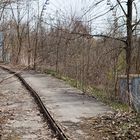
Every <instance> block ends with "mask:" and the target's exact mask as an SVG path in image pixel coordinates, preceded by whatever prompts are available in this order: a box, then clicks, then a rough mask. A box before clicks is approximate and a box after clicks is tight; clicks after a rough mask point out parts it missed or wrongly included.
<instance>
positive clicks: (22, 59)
mask: <svg viewBox="0 0 140 140" xmlns="http://www.w3.org/2000/svg"><path fill="white" fill-rule="evenodd" d="M104 2H105V1H104V0H103V1H102V0H101V1H98V2H97V3H96V2H93V4H92V6H91V7H92V8H93V10H95V9H97V10H98V9H99V7H102V5H104ZM130 2H131V1H130V0H128V1H127V3H128V7H129V9H128V11H125V8H124V7H125V6H124V4H123V3H121V2H119V1H118V0H117V1H116V2H115V5H112V4H111V1H107V5H109V7H108V8H110V10H109V11H108V10H107V8H106V9H105V12H104V13H102V14H99V16H97V17H99V18H100V17H102V15H106V14H107V13H113V16H111V19H113V20H112V21H111V22H110V21H108V23H107V25H108V27H107V28H106V26H104V28H106V29H104V33H103V34H102V33H100V34H97V33H95V32H96V30H95V31H94V30H93V29H94V28H95V27H94V24H93V23H92V22H94V18H93V20H90V19H87V21H88V22H85V21H84V18H86V14H88V10H87V9H86V10H87V13H86V14H85V15H84V14H83V15H84V16H85V17H84V16H83V17H82V16H81V17H78V14H77V15H76V12H75V14H73V13H71V14H70V15H67V14H66V15H65V14H62V13H61V12H62V11H58V10H57V11H56V12H55V13H54V15H53V16H51V15H50V16H49V15H45V14H44V13H45V12H46V11H47V10H45V9H47V8H48V7H49V4H48V0H46V1H45V3H44V6H43V7H42V8H40V4H39V1H37V0H32V1H28V0H26V1H21V0H15V1H13V3H9V2H8V1H7V3H6V5H3V4H4V3H0V4H1V5H2V7H1V9H0V10H1V12H2V14H1V19H3V20H1V22H0V25H1V31H2V32H3V34H4V49H3V60H4V61H8V62H10V63H12V64H14V65H25V66H28V68H33V69H35V70H40V71H45V70H46V69H48V70H49V71H48V70H47V73H51V74H52V75H53V76H55V77H57V78H61V79H63V80H65V81H67V82H68V83H70V84H71V85H72V86H74V87H77V88H80V89H82V91H83V92H88V91H90V93H92V94H94V96H96V97H97V98H99V99H100V100H102V101H104V102H106V103H108V104H112V106H118V105H117V104H119V103H118V102H119V101H116V100H118V97H117V96H118V76H119V75H121V74H126V73H127V83H128V81H129V77H128V76H129V75H128V74H129V73H134V74H135V73H137V74H139V73H140V61H139V59H140V49H139V48H140V37H139V35H138V34H139V18H138V17H139V13H138V11H137V10H136V11H137V12H136V14H137V18H134V17H133V18H134V19H135V20H134V24H133V30H132V15H131V14H130V15H128V14H127V12H132V8H133V7H132V3H130ZM133 3H134V2H133ZM33 5H34V6H35V7H36V9H35V11H34V9H33ZM5 6H6V8H5ZM89 7H90V5H89ZM30 9H32V10H30ZM40 9H41V10H40ZM135 9H137V5H135ZM117 10H121V11H122V12H117ZM36 11H37V12H36ZM107 11H108V12H107ZM90 12H91V11H90V10H89V13H90ZM25 13H26V14H25ZM97 13H98V12H97ZM99 13H100V12H99ZM90 14H91V13H90ZM44 15H45V16H44ZM92 16H93V17H96V14H95V15H94V13H92ZM95 19H96V18H95ZM124 19H125V20H124ZM129 31H130V32H129ZM134 31H135V32H134ZM130 33H131V34H130ZM126 35H127V36H126ZM128 84H129V83H128ZM127 89H128V88H127ZM127 92H129V91H126V93H127ZM112 101H113V102H115V103H112ZM116 102H117V103H116ZM114 104H115V105H114ZM120 106H121V105H120ZM123 106H125V105H123Z"/></svg>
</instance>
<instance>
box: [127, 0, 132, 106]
mask: <svg viewBox="0 0 140 140" xmlns="http://www.w3.org/2000/svg"><path fill="white" fill-rule="evenodd" d="M132 1H133V0H128V1H127V46H126V75H127V92H128V93H127V94H128V96H129V99H130V88H129V79H130V77H129V74H130V68H131V51H132ZM129 104H130V100H129Z"/></svg>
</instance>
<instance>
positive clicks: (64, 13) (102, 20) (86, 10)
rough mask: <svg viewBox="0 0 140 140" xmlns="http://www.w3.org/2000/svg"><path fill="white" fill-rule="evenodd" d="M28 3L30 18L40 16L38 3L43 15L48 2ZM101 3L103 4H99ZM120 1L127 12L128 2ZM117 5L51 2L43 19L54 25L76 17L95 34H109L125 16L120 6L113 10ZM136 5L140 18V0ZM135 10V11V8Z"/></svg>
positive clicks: (83, 0)
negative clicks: (55, 22) (115, 24)
mask: <svg viewBox="0 0 140 140" xmlns="http://www.w3.org/2000/svg"><path fill="white" fill-rule="evenodd" d="M26 1H27V2H29V3H30V17H32V16H33V15H34V13H36V15H37V14H38V7H37V4H38V2H39V5H40V6H39V7H40V8H39V11H40V12H39V13H41V10H42V7H43V6H44V4H45V2H46V0H36V1H34V4H33V3H32V2H31V1H28V0H26ZM100 1H101V3H99V2H100ZM120 1H123V7H124V9H125V10H126V0H120ZM108 3H109V4H108ZM116 3H117V0H49V2H48V4H47V5H45V8H44V10H43V14H42V17H43V19H44V20H45V21H46V22H47V23H49V24H52V22H54V21H56V20H57V19H58V18H59V19H60V20H61V21H62V22H64V21H66V22H67V23H68V22H69V20H70V17H71V16H74V17H75V18H76V19H77V20H80V21H83V23H84V24H88V25H89V24H90V25H91V26H92V33H93V34H101V33H104V32H109V30H110V29H111V27H112V26H113V23H114V19H115V18H116V17H119V16H123V15H124V14H123V12H122V10H121V8H120V7H119V6H116V7H115V8H114V9H113V10H111V8H112V6H115V5H116ZM135 3H136V5H137V7H138V10H137V12H138V15H139V17H140V13H139V12H140V10H139V9H140V0H135ZM95 5H96V6H95ZM21 6H22V5H21ZM133 9H135V8H134V6H133ZM23 13H24V10H23ZM26 13H27V10H26ZM135 13H136V10H133V16H134V17H136V16H135V15H136V14H135ZM25 17H26V16H25ZM25 19H26V18H25ZM124 22H125V18H119V21H118V23H119V24H120V25H121V24H122V23H124Z"/></svg>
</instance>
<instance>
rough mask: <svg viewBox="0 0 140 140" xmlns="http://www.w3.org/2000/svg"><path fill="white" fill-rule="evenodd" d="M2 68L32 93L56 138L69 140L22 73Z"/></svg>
mask: <svg viewBox="0 0 140 140" xmlns="http://www.w3.org/2000/svg"><path fill="white" fill-rule="evenodd" d="M0 68H1V69H3V70H4V71H7V72H8V73H10V74H13V75H14V76H16V77H17V78H18V79H19V80H20V81H21V83H22V85H23V86H24V87H25V88H26V89H27V90H28V91H29V93H31V95H32V96H33V98H34V99H35V102H36V103H37V105H38V107H39V109H40V112H41V113H42V114H43V117H44V119H45V120H46V121H47V122H48V123H49V126H50V127H51V129H52V130H53V132H54V133H55V135H56V137H57V138H58V139H59V140H68V138H67V136H66V135H65V133H64V132H63V130H62V129H61V128H60V127H59V126H58V124H57V123H56V122H55V120H54V119H53V117H52V116H51V115H50V113H49V111H48V110H47V108H46V107H45V106H44V104H43V102H42V101H41V99H40V97H39V95H38V94H37V93H36V92H35V91H34V90H33V89H32V87H31V86H29V85H28V84H27V82H26V81H25V80H24V78H23V77H22V76H21V75H20V73H16V72H15V71H13V70H11V69H9V68H7V67H5V66H2V65H0Z"/></svg>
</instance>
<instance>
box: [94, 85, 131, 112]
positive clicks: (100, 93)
mask: <svg viewBox="0 0 140 140" xmlns="http://www.w3.org/2000/svg"><path fill="white" fill-rule="evenodd" d="M91 94H92V95H93V96H95V97H96V98H97V99H98V100H100V101H101V102H103V103H105V104H107V105H109V106H110V107H112V108H113V109H114V110H120V111H124V112H125V111H129V110H130V107H129V106H128V105H127V104H125V103H122V102H120V101H119V100H117V99H115V98H111V97H110V95H109V94H108V93H107V92H106V91H104V90H103V89H98V88H96V87H94V88H91Z"/></svg>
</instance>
